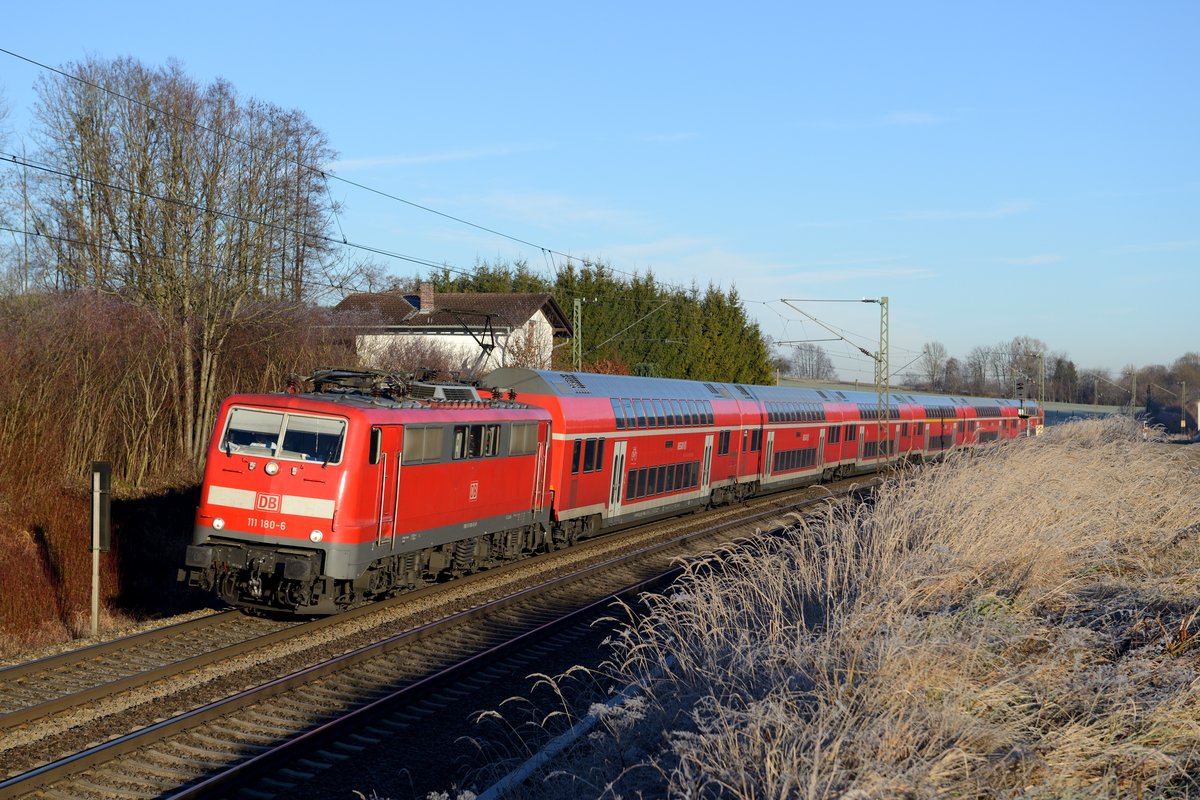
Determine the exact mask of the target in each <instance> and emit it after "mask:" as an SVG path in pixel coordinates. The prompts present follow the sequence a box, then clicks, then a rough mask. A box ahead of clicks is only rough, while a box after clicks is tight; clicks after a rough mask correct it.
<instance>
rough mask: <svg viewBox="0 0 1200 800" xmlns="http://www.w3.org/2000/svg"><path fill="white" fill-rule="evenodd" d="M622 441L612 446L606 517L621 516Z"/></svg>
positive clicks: (623, 451)
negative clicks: (610, 483)
mask: <svg viewBox="0 0 1200 800" xmlns="http://www.w3.org/2000/svg"><path fill="white" fill-rule="evenodd" d="M626 444H627V442H626V441H624V440H622V441H619V442H616V443H614V444H613V455H612V486H611V487H610V488H609V490H608V516H609V517H616V516H619V515H620V514H621V492H622V490H623V489H624V486H625V445H626Z"/></svg>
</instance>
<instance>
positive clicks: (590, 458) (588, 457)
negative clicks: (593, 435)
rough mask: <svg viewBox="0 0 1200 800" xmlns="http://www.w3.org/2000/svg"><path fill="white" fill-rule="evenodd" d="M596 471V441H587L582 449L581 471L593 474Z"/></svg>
mask: <svg viewBox="0 0 1200 800" xmlns="http://www.w3.org/2000/svg"><path fill="white" fill-rule="evenodd" d="M595 469H596V440H595V439H588V440H587V443H586V444H585V445H584V448H583V471H584V472H594V471H595Z"/></svg>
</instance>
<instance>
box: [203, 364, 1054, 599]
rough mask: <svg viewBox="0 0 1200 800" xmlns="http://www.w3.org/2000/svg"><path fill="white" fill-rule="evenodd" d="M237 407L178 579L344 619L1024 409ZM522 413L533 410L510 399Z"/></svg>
mask: <svg viewBox="0 0 1200 800" xmlns="http://www.w3.org/2000/svg"><path fill="white" fill-rule="evenodd" d="M485 381H486V383H487V384H488V385H489V386H493V387H496V388H494V389H491V390H485V391H490V394H491V399H486V398H485V397H483V396H481V395H480V393H479V391H478V390H477V389H475V388H473V387H469V386H463V385H451V386H437V385H433V384H428V383H401V382H398V381H395V380H394V379H391V378H388V377H387V376H382V375H380V374H378V373H362V372H346V371H324V372H321V373H318V374H317V375H316V376H314V378H313V382H314V385H315V391H313V392H309V393H304V394H298V393H293V394H274V395H235V396H233V397H230V398H229V399H227V400H226V401H225V402H224V404H223V405H222V406H221V413H220V416H219V418H218V424H217V429H216V431H215V433H214V435H213V440H212V444H211V445H210V448H209V454H208V464H207V468H206V471H205V476H204V487H203V490H202V496H201V504H200V507H199V509H198V510H197V514H196V528H195V535H194V538H193V544H192V546H190V547H189V548H188V550H187V557H186V567H185V569H182V570H180V578H181V579H182V580H186V581H188V582H190V583H192V584H193V585H198V586H201V587H204V588H206V589H209V590H212V591H215V592H217V593H218V594H220V595H221V596H222V597H224V598H225V599H226V600H228V601H229V602H230V603H233V604H235V605H242V606H251V607H264V608H282V609H290V610H295V611H298V612H301V613H331V612H334V611H336V610H338V609H339V608H344V607H345V606H347V605H349V604H351V603H353V602H355V601H356V600H359V599H367V598H371V597H375V596H380V595H383V594H386V593H389V592H392V591H395V590H398V589H404V588H408V587H414V586H417V585H419V584H421V583H422V582H424V581H429V580H434V579H437V578H440V577H445V576H453V575H456V574H462V573H465V572H469V571H472V570H476V569H479V568H481V567H485V566H488V565H491V564H495V563H499V562H501V561H506V560H511V559H514V558H518V557H520V556H522V555H528V554H531V553H534V552H538V551H541V550H545V549H552V548H555V547H562V546H567V545H570V544H573V543H574V542H576V541H577V540H579V539H581V538H586V537H588V536H592V535H594V534H596V533H598V532H601V531H603V530H608V529H612V528H616V527H620V526H624V525H629V524H633V523H636V522H640V521H645V520H647V519H651V518H656V517H664V516H669V515H672V514H679V513H682V512H684V511H688V510H692V509H695V508H700V507H704V506H710V505H719V504H722V503H728V502H733V501H737V500H740V499H743V498H746V497H749V496H751V495H756V494H761V493H764V492H771V491H781V490H784V489H789V488H793V487H796V486H801V485H805V484H810V483H816V482H818V481H823V480H831V479H834V478H838V477H844V476H848V475H855V474H860V473H864V472H871V471H875V470H878V469H879V468H881V467H882V466H885V465H887V464H890V463H893V462H895V461H898V460H901V459H913V460H916V459H923V458H930V457H933V458H937V457H940V456H941V455H942V454H944V453H946V452H947V451H949V450H951V449H953V448H955V447H968V446H978V445H986V444H989V443H993V442H998V441H1000V440H1003V439H1011V438H1015V437H1017V436H1021V435H1028V434H1030V433H1032V432H1033V431H1034V430H1035V429H1040V427H1041V424H1042V419H1043V417H1042V410H1041V409H1040V408H1038V407H1037V406H1036V405H1035V404H1033V403H1032V402H1030V401H1015V400H996V399H982V398H965V397H943V396H936V395H920V394H910V393H893V394H891V395H890V397H889V398H888V402H889V408H887V409H886V410H884V412H883V414H882V417H883V418H882V419H880V417H881V415H880V413H879V404H878V403H879V401H878V396H877V395H876V394H875V393H873V392H853V391H843V390H838V389H812V388H786V387H778V386H751V385H743V384H727V383H703V382H698V381H685V380H671V379H658V378H635V377H629V376H619V375H591V374H584V373H571V372H551V371H537V370H525V369H500V370H496V371H494V372H492V373H490V374H489V375H488V376H487V377H486V378H485ZM516 399H519V400H520V401H521V402H516Z"/></svg>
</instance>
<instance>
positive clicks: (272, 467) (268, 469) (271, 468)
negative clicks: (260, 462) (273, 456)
mask: <svg viewBox="0 0 1200 800" xmlns="http://www.w3.org/2000/svg"><path fill="white" fill-rule="evenodd" d="M263 472H265V473H267V474H268V475H274V474H275V473H277V472H279V465H278V464H276V463H275V462H274V461H268V462H267V465H266V466H265V467H263Z"/></svg>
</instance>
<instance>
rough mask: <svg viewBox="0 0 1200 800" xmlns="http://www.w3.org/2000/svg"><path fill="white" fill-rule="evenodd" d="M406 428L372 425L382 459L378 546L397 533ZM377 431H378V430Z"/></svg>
mask: <svg viewBox="0 0 1200 800" xmlns="http://www.w3.org/2000/svg"><path fill="white" fill-rule="evenodd" d="M403 430H404V429H403V428H401V427H400V426H398V425H382V426H380V427H378V428H372V429H371V433H372V436H373V437H374V436H379V438H380V446H379V461H378V463H377V464H376V465H375V466H376V470H377V476H376V491H375V546H376V547H383V546H390V544H391V539H392V536H393V535H394V534H395V533H396V515H397V512H398V509H399V506H400V462H401V445H402V442H403ZM376 431H378V434H376V433H375V432H376Z"/></svg>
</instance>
